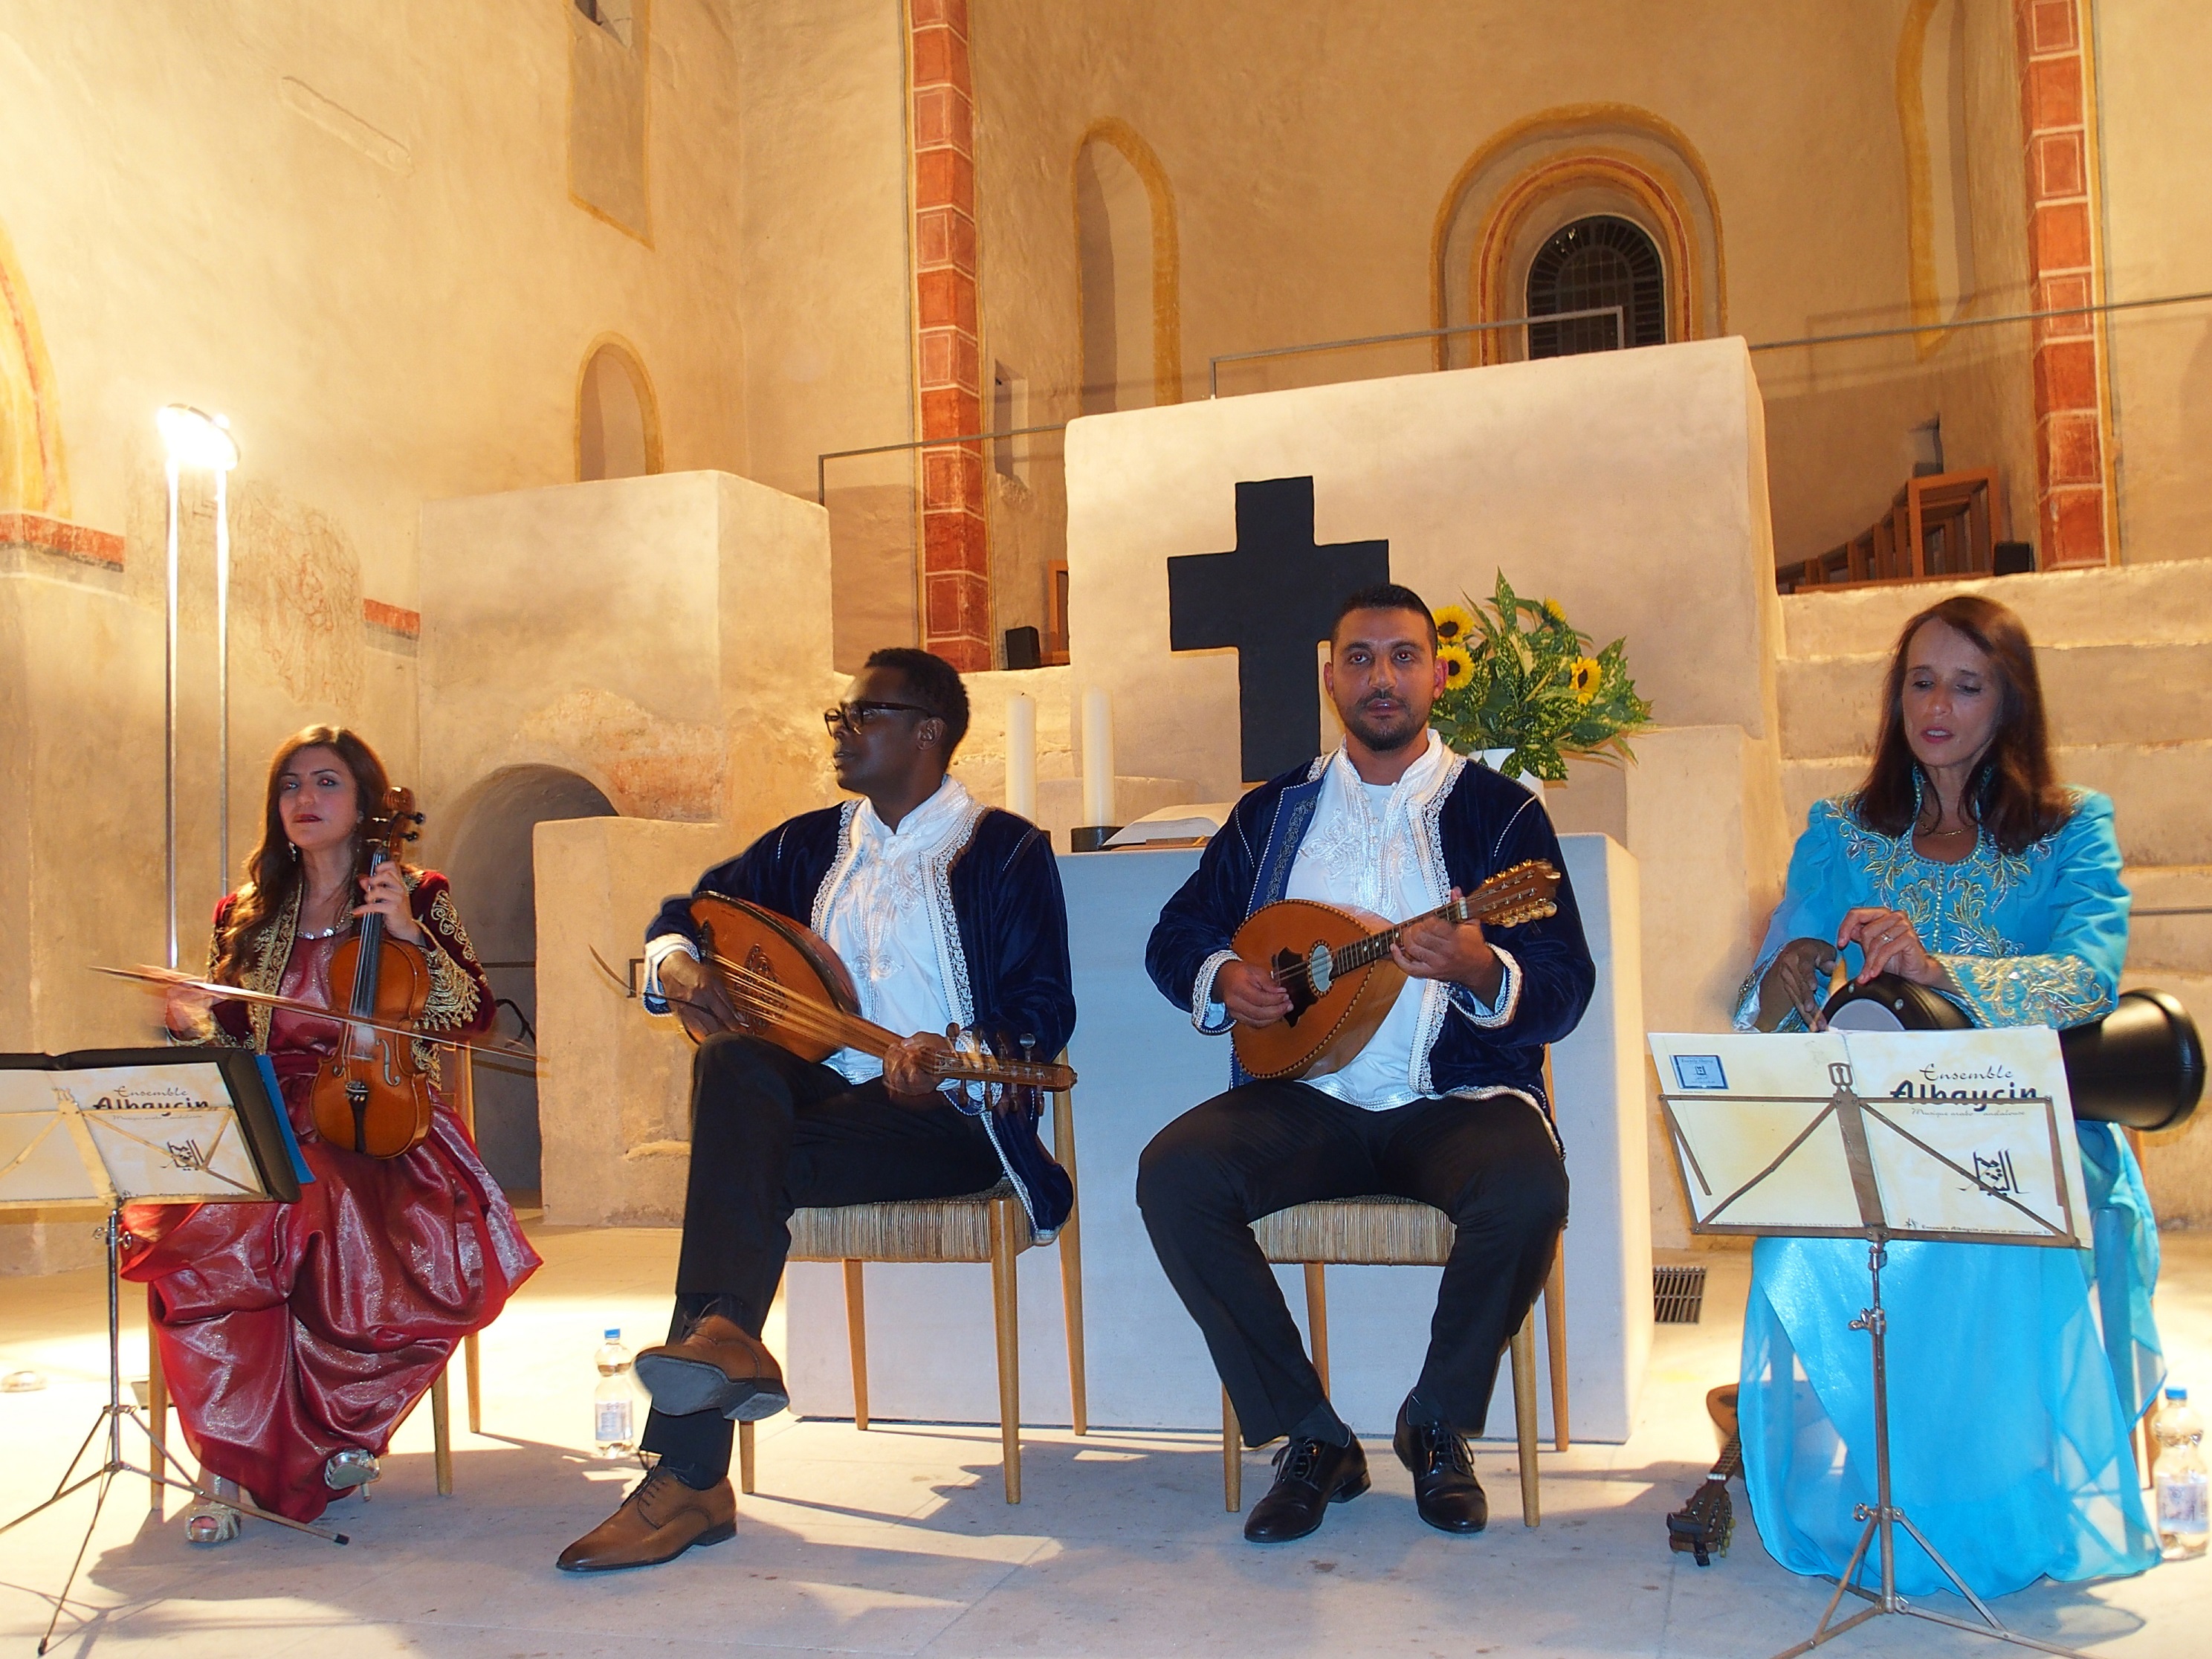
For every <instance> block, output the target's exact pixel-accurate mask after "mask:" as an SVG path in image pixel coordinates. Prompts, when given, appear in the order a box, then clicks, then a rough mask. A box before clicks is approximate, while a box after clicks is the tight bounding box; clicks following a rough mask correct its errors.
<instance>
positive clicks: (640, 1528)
mask: <svg viewBox="0 0 2212 1659" xmlns="http://www.w3.org/2000/svg"><path fill="white" fill-rule="evenodd" d="M737 1532H738V1495H737V1494H736V1493H735V1492H732V1491H731V1490H730V1483H729V1482H728V1481H727V1480H721V1481H718V1482H716V1483H715V1484H714V1486H709V1487H708V1488H707V1490H706V1491H704V1492H695V1491H694V1490H693V1489H692V1488H690V1486H685V1485H684V1483H683V1482H682V1481H681V1480H678V1479H677V1478H676V1477H675V1476H674V1475H672V1474H668V1473H667V1472H666V1471H665V1470H662V1469H654V1470H653V1471H651V1472H650V1473H649V1474H647V1476H646V1477H645V1479H644V1480H641V1481H639V1482H638V1483H637V1485H636V1486H635V1487H634V1488H632V1489H631V1492H630V1495H629V1497H627V1498H623V1501H622V1507H621V1508H620V1509H618V1510H616V1511H615V1512H614V1513H613V1514H612V1515H611V1516H608V1517H607V1518H606V1519H605V1520H604V1521H602V1522H599V1525H598V1526H596V1527H594V1528H592V1529H591V1531H589V1532H587V1533H586V1534H584V1535H583V1536H582V1537H581V1538H579V1539H578V1540H577V1541H575V1542H574V1543H573V1544H571V1545H569V1546H568V1548H567V1549H565V1550H562V1552H561V1559H559V1560H558V1561H556V1562H555V1563H554V1564H553V1565H556V1566H557V1567H559V1568H560V1569H561V1571H563V1572H615V1571H619V1570H621V1569H622V1568H623V1567H657V1566H659V1565H660V1564H661V1563H662V1562H663V1561H673V1560H674V1559H676V1558H677V1557H678V1556H679V1555H681V1554H683V1553H684V1551H686V1550H688V1549H690V1547H692V1546H693V1545H694V1544H720V1543H722V1542H724V1541H726V1540H728V1539H731V1538H734V1537H736V1536H737Z"/></svg>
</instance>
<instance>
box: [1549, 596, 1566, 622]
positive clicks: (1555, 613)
mask: <svg viewBox="0 0 2212 1659" xmlns="http://www.w3.org/2000/svg"><path fill="white" fill-rule="evenodd" d="M1544 614H1545V615H1546V616H1547V617H1550V618H1551V620H1552V621H1553V623H1555V624H1557V625H1558V626H1559V627H1561V628H1564V627H1565V626H1566V624H1567V613H1566V612H1565V611H1562V610H1560V609H1559V601H1558V600H1557V599H1547V600H1545V601H1544Z"/></svg>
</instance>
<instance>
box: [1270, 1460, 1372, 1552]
mask: <svg viewBox="0 0 2212 1659" xmlns="http://www.w3.org/2000/svg"><path fill="white" fill-rule="evenodd" d="M1366 1490H1367V1454H1366V1453H1365V1452H1364V1451H1362V1450H1360V1449H1359V1443H1358V1441H1357V1440H1354V1441H1352V1443H1350V1444H1348V1445H1343V1446H1336V1445H1331V1444H1330V1443H1328V1441H1326V1440H1304V1439H1293V1440H1291V1442H1290V1443H1288V1444H1287V1445H1285V1447H1284V1448H1283V1449H1282V1450H1280V1451H1279V1452H1277V1453H1276V1454H1275V1484H1274V1485H1273V1486H1270V1487H1268V1488H1267V1496H1266V1497H1265V1498H1261V1500H1260V1501H1259V1502H1258V1503H1256V1504H1254V1505H1253V1506H1252V1515H1251V1518H1250V1519H1249V1520H1248V1521H1246V1522H1244V1536H1245V1538H1246V1539H1247V1540H1248V1541H1250V1542H1252V1543H1255V1544H1287V1543H1289V1542H1290V1541H1291V1540H1292V1539H1294V1538H1304V1536H1305V1535H1306V1534H1308V1533H1310V1532H1312V1531H1313V1530H1315V1528H1318V1527H1319V1526H1320V1525H1321V1518H1322V1515H1323V1514H1324V1513H1325V1512H1326V1511H1327V1510H1328V1506H1329V1505H1330V1504H1346V1503H1349V1502H1351V1500H1352V1499H1353V1498H1357V1497H1358V1496H1359V1494H1360V1493H1362V1492H1365V1491H1366Z"/></svg>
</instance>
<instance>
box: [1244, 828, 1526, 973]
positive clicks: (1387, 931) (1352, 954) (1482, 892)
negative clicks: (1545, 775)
mask: <svg viewBox="0 0 2212 1659" xmlns="http://www.w3.org/2000/svg"><path fill="white" fill-rule="evenodd" d="M1547 876H1549V877H1551V878H1553V880H1555V881H1556V880H1557V879H1558V873H1557V872H1555V871H1553V868H1552V866H1550V865H1549V864H1547V863H1546V862H1545V861H1544V860H1541V859H1532V860H1528V862H1527V863H1525V864H1516V865H1515V866H1513V867H1512V868H1511V869H1510V870H1501V871H1499V872H1498V874H1496V875H1494V876H1492V877H1491V878H1490V879H1489V880H1487V881H1486V882H1484V883H1483V884H1482V885H1481V886H1480V887H1478V888H1476V889H1475V890H1474V892H1472V893H1469V894H1465V895H1463V896H1461V897H1459V898H1455V899H1453V900H1451V901H1450V902H1449V903H1445V904H1440V905H1438V906H1437V908H1435V909H1433V910H1430V911H1426V912H1425V913H1423V914H1422V915H1418V916H1410V917H1408V918H1407V920H1405V921H1401V922H1399V923H1398V924H1396V925H1395V927H1386V928H1384V929H1383V931H1382V932H1380V933H1370V934H1368V935H1367V936H1366V937H1365V938H1364V939H1355V940H1353V941H1352V943H1351V944H1349V945H1345V946H1343V947H1342V948H1340V949H1339V950H1335V951H1331V952H1330V953H1329V959H1328V965H1329V976H1330V978H1331V979H1332V980H1335V979H1340V978H1341V977H1343V975H1346V973H1349V972H1351V971H1352V970H1353V969H1358V968H1364V967H1366V966H1367V965H1368V964H1369V963H1374V962H1380V961H1381V960H1382V959H1383V957H1386V956H1388V955H1389V954H1390V951H1391V948H1392V946H1394V945H1396V944H1397V942H1398V936H1399V934H1401V933H1403V932H1404V931H1405V930H1406V929H1407V928H1408V927H1413V925H1414V924H1415V923H1417V922H1423V921H1435V920H1437V918H1439V917H1443V916H1449V917H1451V919H1452V920H1453V921H1461V922H1464V921H1492V920H1498V921H1499V922H1500V925H1502V926H1506V927H1515V926H1518V925H1519V924H1520V923H1522V922H1524V921H1541V920H1542V919H1543V918H1544V917H1546V916H1548V915H1557V914H1558V911H1559V906H1558V905H1556V904H1554V903H1553V902H1551V901H1550V899H1549V898H1548V897H1547V896H1544V895H1543V894H1542V893H1541V890H1540V884H1541V881H1542V880H1543V878H1545V877H1547ZM1268 977H1269V978H1270V979H1272V980H1273V981H1275V983H1276V984H1278V985H1279V986H1281V987H1283V988H1284V989H1285V990H1291V989H1302V990H1304V991H1305V992H1306V993H1307V994H1309V995H1310V996H1313V997H1316V998H1318V997H1320V996H1321V995H1322V993H1321V992H1319V991H1317V990H1316V989H1315V987H1314V982H1313V963H1312V961H1311V959H1310V958H1309V957H1298V958H1297V960H1296V961H1295V962H1294V963H1292V964H1291V967H1290V968H1289V969H1278V970H1275V971H1273V972H1271V973H1270V974H1269V975H1268Z"/></svg>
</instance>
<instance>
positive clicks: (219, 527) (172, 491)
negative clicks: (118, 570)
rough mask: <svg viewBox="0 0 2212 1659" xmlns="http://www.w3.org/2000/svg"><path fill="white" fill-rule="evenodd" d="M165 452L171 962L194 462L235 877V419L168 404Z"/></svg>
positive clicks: (221, 842) (221, 843)
mask: <svg viewBox="0 0 2212 1659" xmlns="http://www.w3.org/2000/svg"><path fill="white" fill-rule="evenodd" d="M154 421H155V425H156V426H158V427H159V428H161V443H162V447H163V449H164V451H165V457H166V459H165V462H164V466H163V472H164V475H165V477H166V478H167V483H168V497H169V517H168V534H167V569H166V570H165V572H164V586H163V599H164V611H165V617H164V621H165V623H166V624H167V627H166V632H165V634H164V636H163V642H162V666H163V671H164V672H163V681H164V684H163V687H162V711H161V712H162V727H163V733H162V735H163V747H162V753H161V798H162V812H163V819H162V827H163V830H164V836H163V842H164V845H163V866H164V873H165V875H166V876H167V894H168V925H167V945H168V965H169V966H170V967H172V968H174V967H175V966H176V965H177V654H178V653H177V586H178V565H179V541H180V539H181V537H180V532H181V519H182V514H181V513H180V512H179V496H180V495H181V493H182V492H181V489H180V483H181V479H182V476H183V474H184V472H185V469H186V468H191V469H193V470H195V471H208V472H212V473H213V474H214V475H215V616H216V622H215V629H216V647H215V649H216V658H215V664H216V667H215V673H216V787H217V789H218V790H219V792H220V793H218V794H217V796H216V856H217V857H218V858H219V859H220V860H221V866H220V868H219V869H218V871H217V872H216V875H217V882H216V887H217V890H218V891H220V890H223V889H224V888H227V887H228V884H229V881H230V489H229V480H230V471H231V469H232V468H233V467H234V466H236V465H238V444H237V441H235V440H234V439H233V438H232V437H231V435H230V422H228V420H227V419H225V418H224V417H223V416H221V415H210V414H208V413H206V412H205V411H204V410H197V409H194V408H192V407H191V405H190V404H166V405H164V406H163V407H162V408H161V410H159V411H158V412H157V413H156V414H155V417H154Z"/></svg>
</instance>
